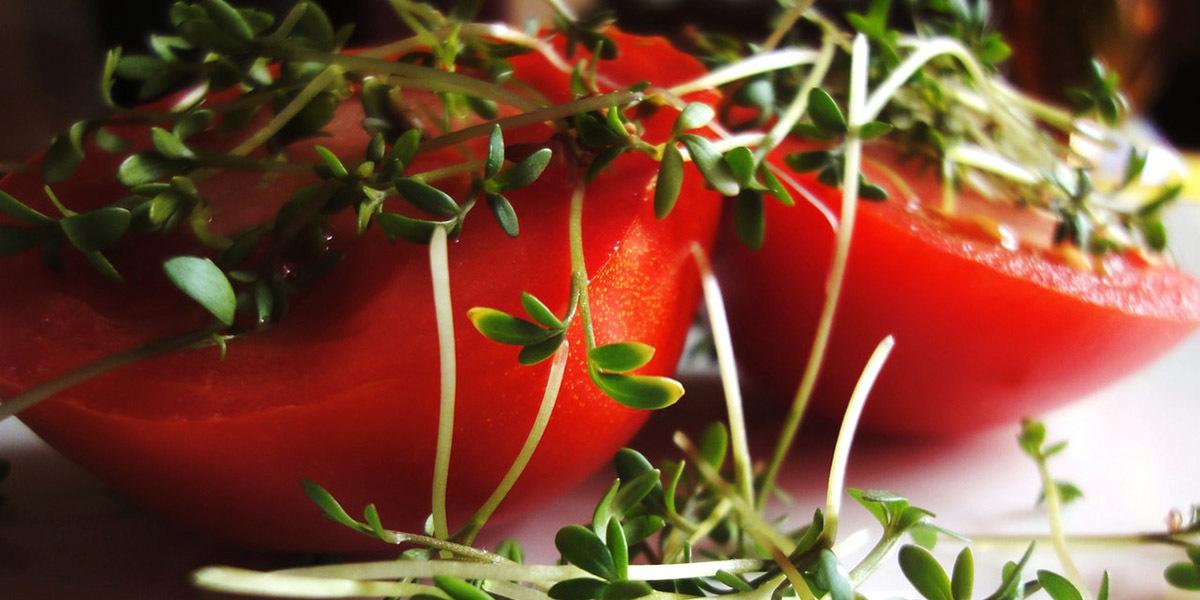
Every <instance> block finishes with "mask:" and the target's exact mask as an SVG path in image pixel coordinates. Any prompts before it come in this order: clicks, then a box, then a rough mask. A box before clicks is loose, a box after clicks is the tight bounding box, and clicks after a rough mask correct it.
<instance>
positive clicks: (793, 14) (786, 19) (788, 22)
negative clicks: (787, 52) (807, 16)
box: [762, 0, 816, 52]
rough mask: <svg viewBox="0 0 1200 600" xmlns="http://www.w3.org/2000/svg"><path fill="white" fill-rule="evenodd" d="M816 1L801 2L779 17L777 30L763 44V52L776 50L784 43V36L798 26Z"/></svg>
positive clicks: (776, 25) (802, 0) (773, 30)
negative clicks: (801, 18) (780, 43)
mask: <svg viewBox="0 0 1200 600" xmlns="http://www.w3.org/2000/svg"><path fill="white" fill-rule="evenodd" d="M815 1H816V0H799V1H798V2H796V4H794V5H792V7H791V8H789V9H788V10H787V12H785V13H783V15H782V16H780V17H779V22H778V23H776V24H775V28H774V29H772V30H771V35H769V36H767V39H766V40H765V41H764V42H763V43H762V52H770V51H771V50H774V49H775V47H776V46H778V45H779V42H781V41H783V36H785V35H787V32H789V31H791V30H792V27H795V26H796V22H797V21H799V20H800V17H803V16H804V13H805V12H807V11H808V9H809V8H810V7H812V5H813V3H814V2H815Z"/></svg>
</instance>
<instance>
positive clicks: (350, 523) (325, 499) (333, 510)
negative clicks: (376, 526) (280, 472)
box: [301, 480, 368, 533]
mask: <svg viewBox="0 0 1200 600" xmlns="http://www.w3.org/2000/svg"><path fill="white" fill-rule="evenodd" d="M301 485H302V486H303V488H304V495H305V496H308V499H309V500H310V501H312V503H313V504H316V505H317V508H320V509H321V512H322V513H324V514H325V517H326V518H328V519H329V520H331V521H333V522H335V523H340V524H342V525H345V526H346V527H349V528H351V529H354V530H356V531H361V532H364V533H366V532H367V531H368V528H367V527H365V526H364V525H363V524H362V523H360V522H358V521H357V520H356V519H355V518H354V517H351V516H350V514H349V513H347V512H346V510H345V509H344V508H342V505H341V504H339V503H338V501H337V500H336V499H334V497H333V495H332V494H330V493H329V491H328V490H326V489H325V488H323V487H321V486H320V485H318V484H316V483H313V482H311V481H307V480H306V481H303V482H301Z"/></svg>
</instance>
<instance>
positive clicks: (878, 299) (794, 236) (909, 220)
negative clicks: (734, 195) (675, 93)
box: [719, 142, 1200, 435]
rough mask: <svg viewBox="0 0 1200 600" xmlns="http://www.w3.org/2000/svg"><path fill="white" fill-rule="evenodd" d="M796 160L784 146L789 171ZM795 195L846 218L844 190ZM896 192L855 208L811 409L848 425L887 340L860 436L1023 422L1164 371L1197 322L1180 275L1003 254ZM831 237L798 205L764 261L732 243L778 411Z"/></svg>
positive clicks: (917, 189)
mask: <svg viewBox="0 0 1200 600" xmlns="http://www.w3.org/2000/svg"><path fill="white" fill-rule="evenodd" d="M798 149H799V145H798V144H797V143H795V142H788V143H787V144H785V145H784V146H783V148H781V151H780V152H777V153H776V155H777V157H778V162H779V163H780V164H781V165H782V160H781V159H782V156H783V155H784V153H786V152H795V151H797V150H798ZM871 156H874V159H871V158H870V157H871ZM868 157H869V158H868V160H867V162H866V163H865V166H864V168H865V169H866V171H867V172H868V174H869V175H870V176H871V177H872V180H873V181H875V182H878V183H880V184H882V185H885V186H887V184H888V183H889V179H888V177H887V176H885V175H884V174H882V173H881V172H880V170H879V168H878V166H879V164H881V163H880V162H879V161H883V163H885V164H890V165H891V168H893V169H896V170H898V171H899V172H901V173H902V176H903V177H904V178H905V179H906V180H907V182H908V185H910V186H911V187H912V188H913V191H914V193H915V194H916V195H918V196H920V198H921V199H924V200H930V199H933V201H934V202H936V201H937V199H940V197H941V195H940V187H939V186H940V184H939V183H938V182H937V180H936V176H935V175H934V174H933V173H928V172H926V173H918V172H916V171H914V169H913V168H911V167H908V166H903V165H902V166H897V165H896V163H897V161H896V160H895V156H894V155H893V154H891V153H888V152H887V151H885V150H881V149H879V148H875V149H874V151H868ZM872 160H874V161H875V162H874V164H872ZM796 181H797V182H799V184H800V185H802V186H803V187H804V188H806V189H807V190H809V191H810V192H812V194H813V195H814V196H815V198H816V199H817V200H818V201H820V202H821V203H823V204H824V205H825V206H827V207H828V208H829V209H830V210H832V211H833V212H834V213H835V214H836V213H837V211H838V207H839V204H840V197H841V194H840V191H838V190H835V189H831V188H829V187H827V186H824V185H822V184H820V183H818V182H816V181H815V180H814V178H812V177H808V176H797V178H796ZM887 187H888V191H889V192H890V197H891V199H889V200H888V201H886V202H870V201H860V202H859V205H858V222H857V224H856V227H855V233H854V241H853V244H852V246H851V251H850V259H849V266H848V270H847V276H846V281H845V287H844V288H843V292H842V298H841V302H840V305H839V307H838V312H837V318H836V321H835V323H834V327H833V336H832V341H831V344H830V348H829V354H828V357H827V361H826V363H825V369H824V371H823V372H822V374H821V377H820V380H819V383H818V386H817V392H816V398H815V400H814V407H813V408H814V409H816V410H817V411H818V413H819V414H820V415H823V416H825V417H828V418H834V419H836V418H840V415H841V410H842V408H843V407H844V406H845V404H846V401H847V399H848V398H849V395H850V391H851V390H852V388H853V386H854V383H855V382H856V381H857V379H858V376H859V373H860V372H861V370H862V368H863V366H864V365H865V364H866V361H867V358H868V357H869V356H870V354H871V351H872V350H873V349H874V347H875V345H876V344H877V343H878V342H879V341H880V340H881V339H882V338H883V337H884V336H886V335H888V334H892V335H894V336H895V338H896V347H895V350H894V351H893V353H892V355H891V358H890V359H889V361H888V363H887V366H886V367H885V368H884V370H883V373H882V374H881V376H880V378H879V380H878V383H877V384H876V386H875V388H874V391H873V393H872V394H871V398H870V400H868V402H867V407H866V412H865V415H864V421H863V423H864V426H865V427H867V428H869V429H872V430H876V431H885V432H894V433H904V434H919V435H949V434H955V433H963V432H970V431H976V430H979V429H981V428H984V427H987V426H992V425H997V424H1004V423H1009V424H1011V423H1015V422H1016V420H1017V419H1019V418H1021V417H1022V416H1028V415H1036V414H1037V413H1039V412H1040V411H1044V410H1046V409H1048V408H1050V407H1053V406H1055V405H1057V404H1060V403H1063V402H1065V401H1068V400H1071V399H1073V398H1078V397H1080V396H1082V395H1084V394H1086V393H1088V392H1090V391H1093V390H1095V389H1097V388H1099V387H1100V386H1103V385H1105V384H1106V383H1109V382H1111V381H1114V380H1115V379H1117V378H1119V377H1121V376H1122V375H1124V374H1126V373H1129V372H1131V371H1132V370H1134V369H1136V368H1138V367H1139V366H1141V365H1144V364H1146V363H1147V362H1148V361H1150V360H1153V359H1154V358H1155V357H1157V356H1159V355H1160V354H1162V353H1163V352H1164V351H1166V349H1167V348H1169V347H1170V346H1171V345H1173V344H1175V343H1176V342H1178V341H1179V340H1181V339H1183V338H1184V337H1185V336H1187V335H1188V334H1189V333H1190V332H1191V331H1192V330H1194V329H1195V328H1196V326H1197V323H1200V283H1197V281H1196V280H1195V279H1192V278H1190V277H1188V276H1187V275H1185V274H1183V273H1181V272H1179V271H1177V270H1176V269H1174V268H1170V267H1165V266H1159V267H1150V266H1146V265H1145V264H1144V263H1143V262H1142V261H1139V260H1137V259H1136V258H1134V257H1130V256H1119V255H1114V256H1108V257H1107V258H1106V259H1105V260H1104V267H1105V269H1106V270H1107V271H1108V273H1107V274H1098V273H1094V272H1085V271H1083V270H1080V269H1078V268H1075V267H1072V266H1069V265H1068V264H1066V263H1065V262H1064V261H1062V260H1060V259H1058V258H1055V257H1054V255H1053V254H1051V253H1049V252H1046V251H1042V250H1036V249H1033V248H1031V247H1030V246H1029V245H1028V244H1026V245H1024V246H1022V247H1021V248H1020V249H1017V250H1008V249H1005V248H1004V247H1002V246H1001V244H1000V243H999V241H998V240H997V239H996V238H994V237H991V236H990V235H988V234H987V233H985V229H984V228H982V227H979V226H978V225H976V224H972V223H963V222H961V221H953V220H947V219H945V218H941V217H938V216H935V215H934V214H933V213H932V211H930V210H928V209H926V208H923V207H921V202H920V201H916V200H914V201H906V199H905V196H904V194H903V192H902V191H901V190H899V189H897V188H896V187H895V186H894V185H892V186H887ZM969 201H970V199H964V202H969ZM1026 212H1028V211H1026ZM992 217H993V218H996V217H998V218H999V219H1001V220H1003V221H1004V222H1008V223H1012V224H1014V225H1015V226H1017V227H1019V228H1020V231H1019V232H1018V233H1019V234H1021V235H1022V236H1024V237H1025V238H1026V239H1036V238H1039V237H1041V238H1045V237H1046V235H1047V233H1048V232H1047V231H1046V230H1045V228H1044V227H1040V228H1039V223H1038V222H1037V219H1034V218H1032V217H1031V216H1030V215H1029V214H1024V215H1020V214H1018V215H1014V214H1012V213H1004V214H1000V215H996V214H993V215H992ZM1039 229H1040V230H1039ZM833 238H834V231H833V228H832V226H831V225H830V224H829V222H828V220H827V219H826V218H825V217H823V216H822V215H821V214H820V213H819V212H818V211H817V210H815V209H814V207H813V206H811V205H809V206H805V205H804V204H803V203H801V205H800V206H798V207H796V208H785V207H782V206H777V205H771V206H768V208H767V235H766V241H765V244H764V245H763V247H762V249H761V250H760V251H757V252H754V251H750V250H747V249H746V248H745V247H744V246H741V245H740V244H739V243H738V242H736V241H733V240H726V242H727V243H724V253H723V255H722V256H721V258H720V261H721V263H720V265H719V266H720V268H721V275H722V276H723V282H724V283H725V286H724V289H725V290H726V293H727V294H728V296H729V298H728V302H729V305H730V319H731V321H732V326H733V333H734V341H735V343H736V344H737V351H738V359H739V363H740V365H741V366H742V368H743V369H745V370H746V371H747V372H748V373H749V375H750V376H751V379H752V380H753V381H754V383H756V384H757V385H760V386H761V388H760V389H761V390H762V391H763V392H765V393H766V394H767V395H770V396H772V397H775V398H778V399H780V400H782V399H785V398H786V399H787V401H789V402H790V400H791V398H792V395H793V394H794V393H795V391H796V386H797V383H798V381H799V379H800V374H801V372H802V370H803V369H804V365H805V362H806V361H807V359H808V353H809V347H810V346H811V344H812V339H813V333H814V330H815V328H816V323H817V320H818V315H819V313H820V311H821V306H822V303H823V302H824V298H825V295H824V286H825V281H826V276H827V272H828V269H829V264H830V256H831V255H832V251H833V250H832V247H833Z"/></svg>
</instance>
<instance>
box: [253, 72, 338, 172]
mask: <svg viewBox="0 0 1200 600" xmlns="http://www.w3.org/2000/svg"><path fill="white" fill-rule="evenodd" d="M340 72H341V70H340V69H338V68H336V67H333V66H329V67H326V68H325V69H324V70H323V71H321V72H320V73H318V74H317V76H316V77H313V78H312V81H309V82H308V85H306V86H304V88H302V89H301V90H300V92H299V93H297V94H296V97H295V98H293V99H292V101H291V102H289V103H288V104H287V106H285V107H283V110H280V111H279V112H278V113H276V114H275V116H274V117H273V118H272V119H271V120H270V121H268V122H267V124H266V125H264V126H263V128H262V129H259V130H258V131H256V132H255V133H254V135H252V136H250V137H249V138H246V139H245V140H243V141H242V143H240V144H238V145H237V146H235V147H234V148H233V150H230V151H229V154H232V155H233V156H248V155H249V154H250V153H251V152H253V151H255V150H257V149H258V147H259V146H261V145H263V144H265V143H267V140H269V139H271V136H273V135H275V134H276V133H279V130H280V129H283V127H284V126H285V125H287V124H288V122H289V121H291V120H292V118H293V117H295V116H296V115H297V114H299V113H300V111H301V110H304V107H306V106H308V103H309V102H311V101H312V99H313V98H316V97H317V94H320V93H321V92H323V91H325V88H327V87H329V86H330V84H332V83H333V82H334V80H335V79H336V78H337V76H338V75H339V74H340Z"/></svg>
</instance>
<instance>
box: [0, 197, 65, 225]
mask: <svg viewBox="0 0 1200 600" xmlns="http://www.w3.org/2000/svg"><path fill="white" fill-rule="evenodd" d="M0 212H2V213H5V214H7V215H9V216H12V217H16V218H18V219H20V220H22V221H25V222H26V223H32V224H34V225H48V224H50V223H53V222H54V219H51V218H50V217H47V216H46V215H44V214H42V213H40V212H38V211H37V210H34V209H32V208H30V207H28V206H26V205H25V203H23V202H21V201H20V200H17V199H16V198H14V197H13V196H11V195H9V194H8V192H5V191H4V190H0Z"/></svg>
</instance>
